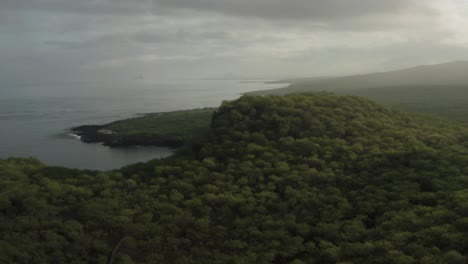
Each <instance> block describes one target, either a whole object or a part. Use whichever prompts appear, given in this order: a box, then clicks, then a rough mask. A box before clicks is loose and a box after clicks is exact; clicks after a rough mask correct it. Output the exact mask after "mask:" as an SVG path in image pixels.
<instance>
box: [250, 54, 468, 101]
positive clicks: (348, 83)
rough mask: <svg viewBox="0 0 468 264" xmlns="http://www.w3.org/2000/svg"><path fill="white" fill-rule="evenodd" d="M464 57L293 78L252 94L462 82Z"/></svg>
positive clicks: (467, 77)
mask: <svg viewBox="0 0 468 264" xmlns="http://www.w3.org/2000/svg"><path fill="white" fill-rule="evenodd" d="M467 73H468V61H454V62H449V63H443V64H436V65H425V66H417V67H413V68H408V69H402V70H396V71H389V72H379V73H369V74H362V75H352V76H344V77H335V78H325V79H317V80H314V79H312V80H306V81H299V82H294V83H293V84H292V85H290V86H288V87H285V88H280V89H273V90H264V91H257V92H254V93H255V94H277V95H280V94H288V93H297V92H313V91H324V90H325V91H330V92H335V91H344V90H355V89H366V88H378V87H389V86H393V87H397V86H406V87H408V86H426V85H430V86H459V85H462V86H466V85H468V74H467Z"/></svg>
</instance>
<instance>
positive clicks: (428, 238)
mask: <svg viewBox="0 0 468 264" xmlns="http://www.w3.org/2000/svg"><path fill="white" fill-rule="evenodd" d="M210 119H211V122H210V125H209V127H208V129H207V130H206V132H205V133H202V135H201V136H200V137H198V138H197V139H196V140H189V141H187V142H186V144H185V145H184V146H183V147H181V148H179V150H178V151H176V153H175V154H174V155H173V156H171V157H169V158H166V159H162V160H154V161H151V162H148V163H139V164H135V165H132V166H128V167H124V168H122V169H120V170H115V171H108V172H99V171H82V170H70V169H66V168H57V167H48V166H46V165H44V164H42V163H40V162H39V161H36V160H33V159H8V160H2V161H0V181H1V184H0V188H1V191H0V194H1V197H0V211H1V213H0V216H1V218H0V234H1V238H2V240H1V241H0V243H1V246H0V261H1V262H5V263H31V262H34V263H51V262H54V263H295V264H300V263H465V262H466V257H467V255H468V236H467V234H468V207H467V204H468V195H467V190H468V167H467V164H468V128H467V126H466V125H465V124H464V123H458V122H454V121H450V120H443V119H437V118H428V117H426V116H420V115H414V114H408V113H404V112H400V111H398V110H394V109H391V108H388V107H384V106H381V105H379V104H376V103H374V102H372V101H369V100H368V99H363V98H360V97H354V96H338V95H333V94H329V93H313V94H292V95H284V96H252V95H248V96H243V97H241V98H240V99H238V100H235V101H231V102H224V103H223V104H222V105H221V106H220V108H219V109H217V110H216V111H215V112H214V113H213V115H212V117H211V118H210Z"/></svg>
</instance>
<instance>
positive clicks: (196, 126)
mask: <svg viewBox="0 0 468 264" xmlns="http://www.w3.org/2000/svg"><path fill="white" fill-rule="evenodd" d="M215 110H216V109H215V108H202V109H192V110H184V111H173V112H165V113H150V114H144V115H143V116H139V117H134V118H130V119H124V120H119V121H115V122H112V123H109V124H105V125H83V126H79V127H74V128H72V129H71V131H72V132H73V133H75V134H76V135H78V136H80V138H81V141H83V142H85V143H98V142H99V143H103V144H104V145H107V146H111V147H122V146H123V147H125V146H158V147H173V148H175V147H180V146H182V145H183V144H184V143H185V142H186V141H189V140H191V139H192V138H194V137H197V136H200V135H203V134H205V133H207V131H208V129H209V126H210V122H211V116H212V115H213V112H214V111H215Z"/></svg>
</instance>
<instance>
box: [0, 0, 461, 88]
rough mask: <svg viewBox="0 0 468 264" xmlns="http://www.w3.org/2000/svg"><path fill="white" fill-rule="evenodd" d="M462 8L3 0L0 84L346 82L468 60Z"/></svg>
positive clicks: (355, 0)
mask: <svg viewBox="0 0 468 264" xmlns="http://www.w3.org/2000/svg"><path fill="white" fill-rule="evenodd" d="M467 8H468V5H467V4H466V3H464V1H460V0H447V1H438V0H428V1H416V0H394V1H376V0H347V1H345V0H328V1H322V0H289V1H284V0H237V1H231V0H134V1H126V0H80V1H68V0H4V1H1V2H0V33H1V34H2V41H1V42H0V57H1V58H2V64H0V80H1V81H0V84H17V83H24V82H27V83H35V82H65V83H66V82H71V81H77V80H83V79H85V80H93V81H94V80H95V81H113V80H114V81H115V80H119V79H128V80H132V79H133V78H134V76H139V75H144V76H145V78H147V79H150V80H153V81H157V80H160V79H162V78H180V77H187V78H192V77H193V78H196V77H220V76H228V75H235V76H245V77H278V78H282V77H290V76H317V75H338V74H352V73H359V72H368V71H380V70H386V69H395V68H399V67H405V66H412V65H418V64H426V63H436V62H443V61H448V60H455V59H467V58H468V52H467V47H468V36H467V35H468V34H467V33H465V31H466V30H465V29H466V27H467V26H468V12H467V11H466V10H467Z"/></svg>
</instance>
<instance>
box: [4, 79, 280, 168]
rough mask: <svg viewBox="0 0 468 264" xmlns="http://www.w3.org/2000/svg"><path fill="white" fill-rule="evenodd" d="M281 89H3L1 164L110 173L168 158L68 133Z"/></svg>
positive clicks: (197, 83)
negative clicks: (24, 161)
mask: <svg viewBox="0 0 468 264" xmlns="http://www.w3.org/2000/svg"><path fill="white" fill-rule="evenodd" d="M281 86H284V84H283V85H282V84H264V83H263V82H260V81H259V82H251V81H249V82H242V81H239V80H182V81H166V82H161V83H143V82H135V83H128V84H118V85H108V84H102V83H74V84H66V85H65V84H55V85H23V86H15V87H8V86H7V87H1V88H0V159H5V158H8V157H25V158H27V157H33V158H37V159H39V160H41V161H42V162H44V163H45V164H47V165H51V166H64V167H68V168H78V169H91V170H112V169H118V168H120V167H123V166H126V165H130V164H133V163H137V162H145V161H148V160H152V159H157V158H163V157H167V156H169V155H171V153H172V151H171V150H170V149H168V148H160V147H132V148H110V147H106V146H103V145H101V144H85V143H82V142H81V141H80V140H79V139H78V138H77V137H76V136H73V135H72V134H70V133H68V130H69V129H70V128H71V127H74V126H79V125H88V124H105V123H109V122H112V121H115V120H119V119H124V118H129V117H134V116H137V115H139V114H142V113H154V112H166V111H175V110H186V109H194V108H202V107H215V106H219V105H220V104H221V102H222V101H223V100H233V99H236V98H238V97H239V96H241V94H243V93H246V92H249V91H254V90H263V89H273V88H278V87H281Z"/></svg>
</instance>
